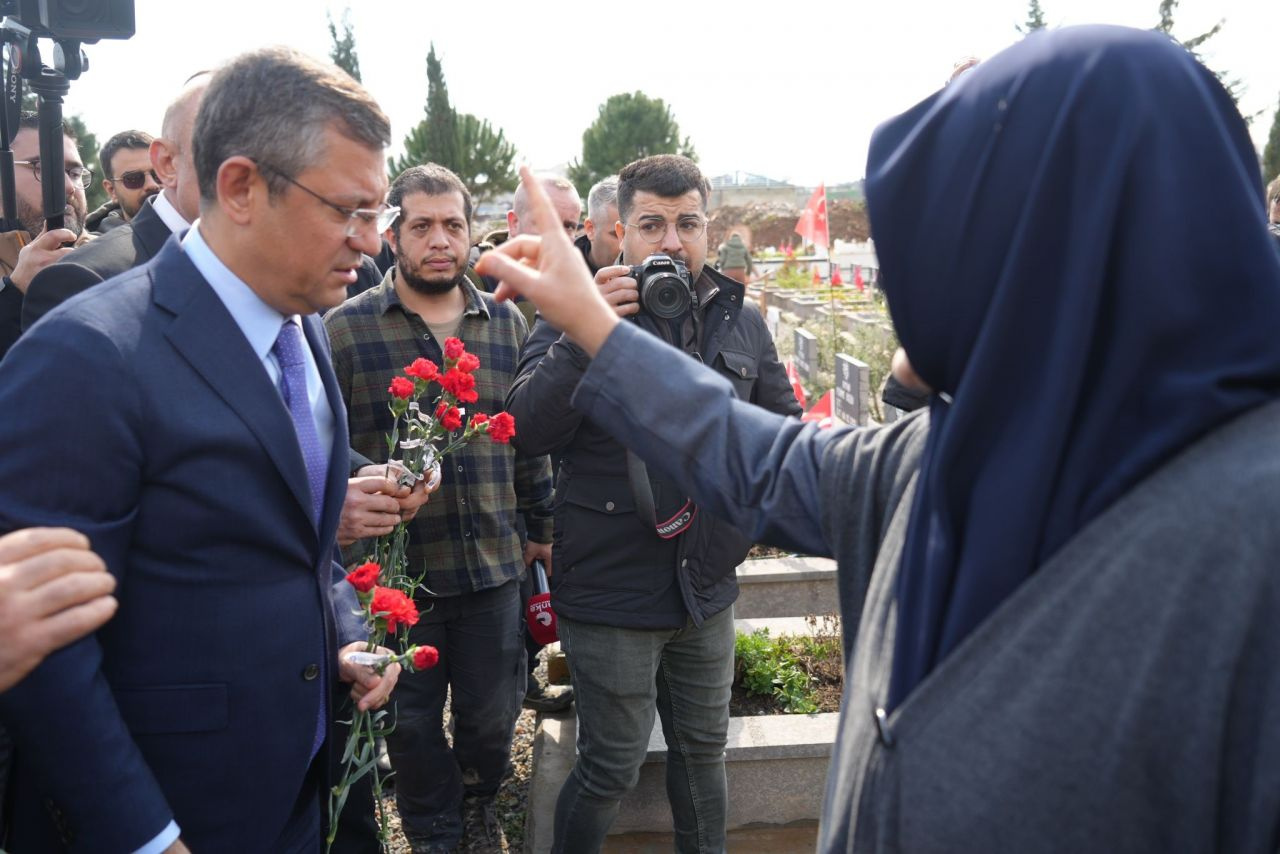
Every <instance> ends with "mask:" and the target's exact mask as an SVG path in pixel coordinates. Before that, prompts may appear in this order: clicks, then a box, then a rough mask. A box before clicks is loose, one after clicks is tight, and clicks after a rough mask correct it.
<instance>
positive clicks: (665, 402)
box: [573, 323, 848, 555]
mask: <svg viewBox="0 0 1280 854" xmlns="http://www.w3.org/2000/svg"><path fill="white" fill-rule="evenodd" d="M573 406H574V407H575V408H576V409H577V410H579V411H580V412H581V413H582V414H583V415H584V416H585V417H587V418H590V419H591V420H592V421H594V422H596V423H598V424H600V425H601V426H603V427H604V428H605V429H606V430H607V431H609V433H610V434H611V435H613V436H614V437H615V438H617V439H618V441H619V442H621V443H622V444H623V445H626V446H627V447H628V448H630V449H631V450H632V451H634V452H635V453H636V454H637V455H638V456H640V457H641V458H642V459H643V460H644V461H645V462H646V463H647V464H648V465H650V466H652V467H653V468H655V469H657V470H659V471H661V472H662V474H663V475H665V476H666V477H668V478H670V479H672V480H673V481H675V482H676V483H678V484H680V485H681V487H682V488H683V489H685V490H686V491H687V492H688V493H689V494H690V495H692V496H693V497H694V499H695V500H696V501H697V502H698V503H699V504H700V505H701V506H702V507H704V508H706V509H707V510H708V511H710V512H711V513H713V514H715V515H716V516H719V517H720V518H721V519H724V520H726V521H729V522H731V523H732V524H733V525H734V526H735V527H737V528H738V529H739V530H740V531H742V532H743V533H745V534H747V535H748V536H750V537H752V538H753V539H755V541H756V542H763V543H770V544H773V545H778V546H782V547H785V548H790V549H794V550H796V551H801V552H805V553H808V554H814V555H829V554H830V553H831V547H830V545H829V544H828V543H827V542H826V541H825V538H824V536H823V531H822V525H821V517H820V513H819V509H820V508H819V497H818V495H819V492H818V481H819V477H820V474H821V461H822V457H823V454H824V452H825V450H826V449H827V448H828V447H829V446H830V445H831V443H832V442H833V441H835V440H837V439H838V438H839V437H840V436H843V435H845V434H847V433H848V430H844V429H831V430H819V429H818V428H817V427H816V425H812V424H803V423H802V422H800V421H799V420H798V419H796V418H789V417H785V416H782V415H777V414H775V413H772V412H768V411H766V410H764V409H762V408H760V407H759V406H755V405H753V404H750V403H745V402H743V401H740V400H738V399H737V398H735V397H734V396H733V390H732V386H731V385H730V384H729V382H728V381H727V380H725V379H724V378H722V377H720V376H719V375H718V374H716V373H715V371H713V370H711V369H710V368H707V367H705V366H703V365H700V364H699V363H698V362H696V361H695V360H694V359H691V358H690V357H688V356H686V355H685V354H683V353H681V352H679V351H678V350H676V349H674V348H672V347H669V346H667V345H666V344H664V343H663V342H661V341H660V340H658V339H657V338H656V337H654V336H652V335H647V334H645V333H644V332H642V331H641V330H640V329H638V328H637V327H636V326H635V325H634V324H631V323H620V324H618V326H617V327H616V328H615V329H614V331H613V333H612V334H611V335H610V336H609V339H608V341H606V342H605V346H604V347H603V348H602V349H601V351H600V353H598V354H597V356H596V358H595V359H594V360H593V361H592V363H591V366H590V368H589V369H588V370H587V372H586V373H585V374H584V376H583V378H582V381H581V383H579V385H578V387H577V390H576V391H575V393H574V397H573Z"/></svg>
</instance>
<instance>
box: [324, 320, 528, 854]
mask: <svg viewBox="0 0 1280 854" xmlns="http://www.w3.org/2000/svg"><path fill="white" fill-rule="evenodd" d="M479 367H480V359H479V358H477V357H476V356H475V355H473V354H471V353H468V352H467V351H466V347H465V346H464V345H463V343H462V341H461V340H459V339H457V338H447V339H445V342H444V370H443V371H442V370H440V367H439V366H438V365H436V364H435V363H434V362H432V361H431V360H429V359H414V361H413V364H411V365H406V366H405V368H404V375H403V376H397V377H394V378H393V379H392V380H391V384H390V386H388V387H387V393H388V394H389V395H390V396H391V399H390V401H389V404H388V405H389V406H390V408H391V415H392V417H393V418H394V419H395V421H394V422H393V425H392V428H391V433H390V434H389V435H388V436H387V472H388V475H391V474H393V473H394V474H395V476H396V478H397V480H398V481H399V482H400V483H401V484H403V485H405V486H414V485H416V484H417V483H418V481H421V480H426V481H427V488H428V489H434V488H435V487H436V486H437V485H438V484H439V482H440V461H441V460H442V459H444V457H446V456H447V455H449V454H451V453H453V452H454V451H456V450H458V449H459V448H462V447H463V446H464V445H466V444H467V443H468V442H470V441H471V440H472V439H474V438H476V437H477V436H481V435H485V436H488V437H489V439H490V441H493V442H496V443H499V444H506V443H508V442H510V441H511V437H512V436H514V435H515V434H516V426H515V419H514V418H512V417H511V415H510V414H508V413H506V412H499V413H497V414H496V415H493V416H489V415H486V414H484V413H482V412H477V413H474V414H472V416H471V418H470V419H469V420H468V419H467V411H466V404H468V403H475V402H476V401H477V400H479V399H480V395H479V394H478V393H477V392H476V390H475V389H476V378H475V371H476V369H478V368H479ZM432 385H438V386H439V389H440V390H439V393H438V394H437V395H436V397H435V402H434V403H433V404H431V405H430V406H429V407H428V409H427V410H425V411H424V410H423V408H422V405H421V403H420V400H421V398H422V396H423V395H424V394H426V393H427V391H428V389H430V387H431V386H432ZM428 413H430V414H428ZM464 425H465V426H464ZM397 451H399V452H400V457H399V459H396V452H397ZM408 525H409V523H408V522H407V521H402V522H401V523H400V524H399V525H397V526H396V528H395V530H394V531H392V532H391V533H390V534H387V535H385V536H382V537H378V538H377V540H376V541H375V542H374V545H373V549H372V555H371V557H372V559H371V560H368V561H366V562H365V563H363V564H361V565H360V566H357V567H355V568H354V569H352V570H351V572H349V573H348V574H347V582H348V583H349V584H350V585H351V586H352V587H354V588H355V590H356V598H357V599H358V600H359V602H360V608H361V612H362V613H363V616H364V619H365V624H366V625H367V626H368V628H369V646H368V648H367V650H366V651H365V652H362V653H357V654H356V655H358V656H361V657H360V658H359V659H358V660H357V661H356V663H358V664H366V665H368V666H370V667H372V668H373V669H374V670H375V671H377V672H378V673H383V672H385V671H386V669H387V668H388V667H389V666H391V665H392V664H399V665H400V666H401V667H402V668H404V669H405V670H408V671H417V670H426V669H428V668H430V667H435V665H436V663H437V662H438V661H439V660H440V654H439V651H437V650H436V648H435V647H433V646H411V645H408V640H409V627H410V626H413V625H415V624H416V623H417V622H418V608H417V606H416V605H414V603H413V593H414V591H416V590H418V589H421V590H424V591H426V592H428V593H429V592H430V591H428V590H427V588H426V586H425V585H424V584H423V576H422V575H418V576H416V577H415V576H410V575H409V574H408V565H407V564H408V561H407V558H406V554H405V551H406V547H407V546H408V542H409V527H408ZM388 636H391V637H395V638H398V640H399V644H398V646H399V647H400V648H402V649H403V650H404V651H403V652H400V653H396V654H394V655H387V654H385V653H379V652H378V647H379V646H384V645H386V646H391V644H390V643H387V640H388ZM394 724H395V722H394V720H393V718H392V715H391V713H390V712H388V711H387V710H386V709H378V710H372V709H371V710H367V711H360V710H359V709H357V710H355V712H354V716H353V718H352V721H351V734H350V735H349V736H348V737H347V744H346V747H345V748H344V750H343V752H342V779H341V780H340V781H339V782H338V783H337V784H336V785H335V786H334V787H333V788H332V789H331V790H330V792H329V834H328V839H327V840H326V843H327V844H326V849H325V850H326V851H327V850H329V848H331V847H332V846H333V840H334V836H335V834H336V833H337V827H338V816H339V815H340V814H341V812H342V808H343V806H344V805H345V804H346V802H347V796H348V795H349V794H350V791H351V786H352V784H353V783H355V782H356V781H357V780H359V779H360V778H361V777H363V776H365V775H366V774H372V775H373V792H374V803H375V804H376V805H377V810H378V827H379V833H378V838H379V840H380V842H381V843H382V848H383V850H384V851H385V850H387V847H388V844H389V840H390V830H389V827H388V823H387V815H386V814H385V813H384V812H383V809H382V787H383V782H384V777H383V776H382V774H380V772H379V771H378V752H377V739H379V738H384V737H385V736H386V734H387V733H389V732H390V731H391V729H392V728H393V727H394Z"/></svg>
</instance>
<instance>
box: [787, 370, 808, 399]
mask: <svg viewBox="0 0 1280 854" xmlns="http://www.w3.org/2000/svg"><path fill="white" fill-rule="evenodd" d="M787 382H789V383H791V391H792V393H793V394H794V395H795V396H796V403H798V404H800V408H801V409H807V408H808V407H809V404H808V403H807V402H806V401H805V399H804V386H803V385H801V383H800V372H799V371H797V370H796V366H795V364H794V363H793V362H792V361H791V360H790V359H787Z"/></svg>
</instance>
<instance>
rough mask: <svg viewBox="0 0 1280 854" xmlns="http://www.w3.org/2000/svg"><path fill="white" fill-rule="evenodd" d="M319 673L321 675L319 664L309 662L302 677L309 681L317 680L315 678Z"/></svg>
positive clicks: (303, 670)
mask: <svg viewBox="0 0 1280 854" xmlns="http://www.w3.org/2000/svg"><path fill="white" fill-rule="evenodd" d="M319 675H320V667H319V665H316V664H308V665H307V666H306V667H304V668H303V669H302V678H303V679H305V680H307V681H308V682H313V681H315V678H316V677H317V676H319Z"/></svg>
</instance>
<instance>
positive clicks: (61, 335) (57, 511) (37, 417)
mask: <svg viewBox="0 0 1280 854" xmlns="http://www.w3.org/2000/svg"><path fill="white" fill-rule="evenodd" d="M141 410H142V406H141V404H140V402H139V395H138V394H137V390H136V387H135V386H134V385H133V384H132V378H131V377H130V375H129V370H128V368H127V367H126V365H125V361H124V359H123V358H122V357H121V354H120V353H119V350H118V349H117V347H116V346H115V345H114V343H113V342H112V341H111V340H109V339H108V337H107V336H106V335H105V334H103V333H101V332H99V331H98V330H96V329H91V328H88V327H87V326H86V325H84V324H74V323H71V322H68V321H67V320H66V318H64V317H53V318H50V319H49V320H48V321H47V322H45V323H43V324H41V325H40V327H39V328H37V329H33V330H32V331H31V332H30V333H28V334H27V335H25V336H24V337H23V338H22V340H21V341H20V342H19V343H18V345H17V346H16V347H15V349H14V351H13V352H12V353H11V354H10V355H9V357H8V358H6V359H5V360H4V361H3V363H0V412H4V413H5V417H4V418H0V443H3V444H2V446H3V447H6V448H11V449H12V448H21V449H22V452H21V453H6V454H0V532H7V531H12V530H16V529H18V528H25V527H32V526H42V525H60V526H66V527H69V528H74V529H75V530H78V531H80V532H81V533H83V534H85V535H86V536H88V537H89V540H90V542H91V543H92V546H93V549H94V551H96V552H97V553H98V554H99V556H101V557H102V559H103V560H104V561H105V562H106V565H107V567H108V569H109V570H110V571H111V572H112V573H113V574H114V575H115V576H116V578H117V580H118V582H119V589H120V590H122V591H124V590H128V589H129V581H128V578H127V577H126V572H125V569H126V566H127V556H128V551H129V548H130V545H131V542H132V535H133V530H134V525H135V521H136V517H137V512H138V511H137V507H138V495H139V490H140V487H141V472H142V466H143V459H144V448H143V442H142V440H141V431H140V429H139V425H140V423H141V421H142V418H141ZM54 471H56V472H57V474H56V475H54V476H51V472H54ZM122 610H123V608H122ZM119 618H120V616H119V615H117V619H119ZM108 629H110V626H108ZM162 642H163V639H162V638H157V644H160V643H162ZM101 664H102V649H101V647H100V645H99V643H98V641H97V639H96V637H95V636H94V635H90V636H88V637H86V638H83V639H81V640H79V641H77V642H75V643H73V644H71V645H70V646H67V647H65V648H63V649H62V650H60V651H58V652H56V653H54V654H53V655H51V656H49V657H48V658H47V659H46V660H45V661H44V662H43V663H42V664H41V665H40V666H39V667H37V668H36V669H35V670H34V671H33V672H32V673H31V674H30V675H29V676H28V677H27V678H26V679H25V680H23V681H22V682H21V683H19V684H18V685H17V686H15V687H14V688H13V689H11V690H10V691H8V692H7V693H4V694H0V717H3V720H4V723H5V725H6V726H7V727H8V728H9V730H10V732H11V734H12V736H13V739H14V742H15V743H16V744H17V745H18V748H19V750H21V751H22V752H23V754H24V755H25V756H26V757H29V761H30V767H31V768H32V770H33V772H34V774H35V776H36V778H37V781H38V784H39V786H40V788H41V795H42V797H43V798H45V799H47V800H49V801H52V802H53V803H54V804H56V806H57V807H58V809H60V810H61V811H62V813H63V815H64V817H65V818H66V820H67V823H68V824H69V826H70V827H72V828H73V829H74V830H75V834H76V838H77V839H78V840H79V846H78V850H93V851H105V852H114V851H133V850H136V849H138V848H140V847H141V846H143V845H144V844H146V843H147V842H149V841H150V840H152V839H154V838H155V837H156V836H157V835H158V834H159V833H160V832H161V831H162V830H163V829H164V828H165V827H167V826H168V824H169V822H170V821H172V820H173V814H172V812H171V810H170V808H169V805H168V803H167V801H166V799H165V796H164V794H163V792H162V791H161V789H160V786H159V784H158V783H157V781H156V779H155V776H154V775H153V774H152V772H151V770H150V768H148V766H147V763H146V761H145V760H144V759H143V756H142V753H141V751H140V750H139V749H138V746H137V744H136V743H135V742H134V740H133V737H132V736H131V735H130V733H129V730H128V728H127V727H126V725H125V722H124V720H123V718H122V716H121V713H120V710H119V708H118V706H117V705H116V701H115V698H114V696H113V695H112V692H111V689H110V686H109V685H108V683H107V680H106V677H105V676H104V674H103V672H102V666H101Z"/></svg>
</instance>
